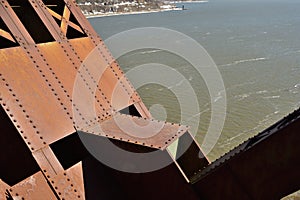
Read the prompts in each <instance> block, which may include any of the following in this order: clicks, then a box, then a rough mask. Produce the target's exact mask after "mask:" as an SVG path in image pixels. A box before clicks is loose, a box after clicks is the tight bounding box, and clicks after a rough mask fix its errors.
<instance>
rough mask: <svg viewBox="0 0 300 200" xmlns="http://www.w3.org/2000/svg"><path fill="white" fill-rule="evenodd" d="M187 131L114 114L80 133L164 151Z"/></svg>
mask: <svg viewBox="0 0 300 200" xmlns="http://www.w3.org/2000/svg"><path fill="white" fill-rule="evenodd" d="M187 130H188V127H187V126H183V125H178V124H173V123H167V122H163V121H157V120H151V119H146V118H140V117H135V116H130V115H124V114H116V115H114V116H113V117H111V118H110V119H107V120H104V121H102V122H100V123H95V125H93V126H90V127H85V128H84V129H82V130H80V131H83V132H87V133H91V134H96V135H100V136H104V137H108V138H112V139H117V140H121V141H127V142H130V143H133V144H138V145H143V146H148V147H152V148H156V149H161V150H164V149H165V148H167V147H168V146H169V145H170V144H171V143H172V142H173V141H175V140H176V139H177V138H179V137H180V136H181V135H182V134H184V133H186V132H187Z"/></svg>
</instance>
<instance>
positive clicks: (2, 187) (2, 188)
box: [0, 179, 10, 200]
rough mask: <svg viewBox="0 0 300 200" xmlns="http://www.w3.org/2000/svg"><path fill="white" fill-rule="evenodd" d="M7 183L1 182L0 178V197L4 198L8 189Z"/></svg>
mask: <svg viewBox="0 0 300 200" xmlns="http://www.w3.org/2000/svg"><path fill="white" fill-rule="evenodd" d="M9 188H10V187H9V185H7V184H6V183H5V182H3V181H2V180H1V179H0V199H3V200H4V199H6V192H7V191H8V189H9Z"/></svg>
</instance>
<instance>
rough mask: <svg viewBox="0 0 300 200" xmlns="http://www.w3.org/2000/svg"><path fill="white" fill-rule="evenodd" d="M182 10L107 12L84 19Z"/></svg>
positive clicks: (87, 16) (178, 9)
mask: <svg viewBox="0 0 300 200" xmlns="http://www.w3.org/2000/svg"><path fill="white" fill-rule="evenodd" d="M180 10H182V8H173V9H159V10H149V11H147V10H144V11H136V12H116V13H113V12H109V13H101V14H92V15H84V16H85V17H86V18H88V19H90V18H98V17H110V16H120V15H139V14H147V13H158V12H167V11H180Z"/></svg>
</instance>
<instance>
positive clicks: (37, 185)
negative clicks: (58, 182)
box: [9, 172, 57, 200]
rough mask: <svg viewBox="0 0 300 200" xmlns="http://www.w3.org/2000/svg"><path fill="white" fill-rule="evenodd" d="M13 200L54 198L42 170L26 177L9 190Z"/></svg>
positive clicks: (52, 199) (51, 199)
mask: <svg viewBox="0 0 300 200" xmlns="http://www.w3.org/2000/svg"><path fill="white" fill-rule="evenodd" d="M9 192H10V194H11V196H12V198H13V199H14V200H20V199H22V200H23V199H24V200H40V199H47V200H48V199H49V200H56V199H57V198H56V196H55V194H54V193H53V191H52V190H51V188H50V187H49V185H48V184H47V181H46V179H45V177H44V176H43V174H42V172H38V173H36V174H34V175H33V176H30V177H28V178H27V179H25V180H24V181H22V182H20V183H18V184H17V185H15V186H13V187H11V188H10V190H9Z"/></svg>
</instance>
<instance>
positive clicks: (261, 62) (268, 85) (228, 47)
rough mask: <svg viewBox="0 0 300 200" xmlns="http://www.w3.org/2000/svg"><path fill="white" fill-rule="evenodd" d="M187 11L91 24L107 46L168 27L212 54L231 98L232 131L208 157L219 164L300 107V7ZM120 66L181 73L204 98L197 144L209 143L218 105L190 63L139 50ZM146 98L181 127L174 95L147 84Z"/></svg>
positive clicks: (217, 2) (264, 4)
mask: <svg viewBox="0 0 300 200" xmlns="http://www.w3.org/2000/svg"><path fill="white" fill-rule="evenodd" d="M181 6H182V4H178V7H181ZM184 6H185V8H187V10H184V11H168V12H159V13H149V14H140V15H125V16H110V17H101V18H91V19H89V21H90V22H91V24H92V25H93V27H94V28H95V29H96V31H97V32H98V33H99V34H100V36H101V37H102V38H103V39H104V40H105V39H107V38H109V37H110V36H112V35H114V34H117V33H120V32H122V31H126V30H130V29H133V28H142V27H164V28H168V29H172V30H176V31H179V32H181V33H184V34H186V35H187V36H189V37H191V38H193V39H194V40H196V41H197V42H198V43H199V44H201V45H202V46H203V47H204V48H205V49H206V50H207V52H208V53H209V54H210V56H211V57H212V59H213V60H214V61H215V63H216V65H217V67H218V69H219V71H220V73H221V75H222V78H223V81H224V84H225V88H226V94H227V112H226V120H225V125H224V128H223V130H222V133H221V136H220V138H219V140H218V142H217V144H216V145H215V147H214V149H213V150H212V151H211V153H210V154H209V155H208V157H209V159H210V160H215V159H217V158H218V157H220V156H221V155H223V154H224V153H226V152H227V151H229V150H231V149H232V148H234V147H235V146H237V145H239V144H240V143H242V142H243V141H245V140H247V139H248V138H250V137H253V136H254V135H256V134H258V133H259V132H261V131H262V130H264V129H265V128H267V127H269V126H270V125H271V124H273V123H275V122H276V121H278V120H279V119H281V118H282V117H284V116H285V115H287V114H288V113H290V112H292V111H293V110H295V109H297V108H298V107H299V106H300V37H299V35H300V12H299V11H300V10H299V9H300V1H297V0H287V1H279V0H273V1H272V0H262V1H258V0H243V1H237V0H226V1H225V0H211V1H209V2H208V3H185V4H184ZM145 37H146V35H145ZM174 42H176V41H174ZM118 61H119V63H120V65H121V68H122V69H123V70H124V71H125V72H126V71H129V70H131V69H132V68H134V67H137V66H140V65H142V64H146V63H161V64H164V65H167V66H170V67H172V68H174V69H176V70H177V71H179V72H180V73H181V74H182V75H183V76H184V77H185V79H186V80H188V81H189V82H190V84H191V85H192V87H193V88H194V90H195V92H196V95H197V99H198V103H199V111H200V112H199V116H200V122H199V129H198V130H197V131H196V133H197V135H196V139H197V140H198V142H199V143H200V144H201V143H202V142H203V139H204V137H205V134H206V133H207V129H208V125H209V123H210V117H211V99H210V96H209V93H208V90H207V86H206V84H205V82H204V79H203V77H201V76H200V75H199V74H197V73H196V71H195V70H194V69H193V68H192V67H191V66H190V63H188V62H187V61H186V60H184V59H183V58H182V57H180V56H177V55H174V54H172V53H171V52H167V51H163V50H157V49H141V50H138V51H133V52H130V53H127V54H125V55H123V56H122V57H120V58H119V59H118ZM145 76H147V74H145ZM164 76H168V74H164ZM177 84H180V82H178V83H177ZM138 92H139V93H140V95H141V97H142V99H143V101H144V103H145V104H146V106H147V107H148V108H149V109H150V110H151V112H152V113H153V115H154V116H156V117H157V118H161V119H165V118H166V120H167V121H171V122H180V120H181V115H180V112H181V108H180V106H179V102H178V99H177V98H176V95H174V93H172V91H170V90H169V89H168V88H166V87H163V86H161V85H159V84H146V85H143V86H142V87H140V88H138ZM184 92H185V91H182V93H183V94H184ZM186 98H189V97H188V96H187V97H186ZM216 100H217V99H216ZM186 106H190V105H186ZM162 108H164V109H162ZM187 115H189V113H187ZM187 117H188V118H189V120H190V122H191V124H193V122H194V121H193V120H196V117H195V116H194V113H193V114H192V113H190V116H187ZM194 118H195V119H194Z"/></svg>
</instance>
